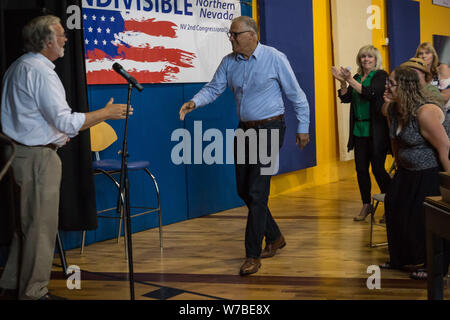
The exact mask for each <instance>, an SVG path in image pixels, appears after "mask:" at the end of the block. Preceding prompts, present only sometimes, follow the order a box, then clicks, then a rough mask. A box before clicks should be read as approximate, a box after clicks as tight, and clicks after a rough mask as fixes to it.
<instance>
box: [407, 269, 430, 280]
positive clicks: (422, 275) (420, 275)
mask: <svg viewBox="0 0 450 320" xmlns="http://www.w3.org/2000/svg"><path fill="white" fill-rule="evenodd" d="M409 277H410V278H411V279H414V280H427V277H428V273H427V269H425V268H420V269H417V270H416V271H413V272H411V273H410V274H409Z"/></svg>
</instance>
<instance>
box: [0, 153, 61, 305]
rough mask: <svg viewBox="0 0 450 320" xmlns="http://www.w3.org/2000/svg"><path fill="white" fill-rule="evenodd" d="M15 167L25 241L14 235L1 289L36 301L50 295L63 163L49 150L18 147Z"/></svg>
mask: <svg viewBox="0 0 450 320" xmlns="http://www.w3.org/2000/svg"><path fill="white" fill-rule="evenodd" d="M12 168H13V172H14V179H15V181H16V183H17V185H18V186H19V187H20V225H21V229H22V230H21V231H22V233H23V239H22V241H21V239H20V235H19V234H18V233H17V231H16V232H15V233H14V237H13V240H12V243H11V247H10V251H9V256H8V261H7V263H6V266H5V269H4V271H3V274H2V277H1V279H0V287H1V288H4V289H17V290H18V292H19V299H23V300H37V299H39V298H41V297H42V296H44V295H45V294H47V292H48V289H47V284H48V282H49V281H50V273H51V268H52V262H53V256H54V250H55V241H56V234H57V231H58V210H59V188H60V183H61V160H60V159H59V156H58V154H57V153H56V151H54V150H52V149H50V148H46V147H26V146H21V145H17V149H16V157H15V159H14V161H13V164H12ZM21 243H22V248H20V246H21ZM19 265H20V270H19Z"/></svg>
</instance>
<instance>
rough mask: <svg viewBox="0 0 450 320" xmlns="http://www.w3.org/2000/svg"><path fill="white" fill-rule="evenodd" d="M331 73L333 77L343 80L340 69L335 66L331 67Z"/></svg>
mask: <svg viewBox="0 0 450 320" xmlns="http://www.w3.org/2000/svg"><path fill="white" fill-rule="evenodd" d="M331 74H332V75H333V77H335V78H336V79H337V80H339V81H341V82H343V81H345V79H344V76H343V75H342V73H341V71H340V70H339V69H338V68H336V67H331Z"/></svg>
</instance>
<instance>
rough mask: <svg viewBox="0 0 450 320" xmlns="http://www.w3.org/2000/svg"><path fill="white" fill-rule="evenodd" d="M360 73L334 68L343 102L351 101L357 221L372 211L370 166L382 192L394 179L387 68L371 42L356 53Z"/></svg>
mask: <svg viewBox="0 0 450 320" xmlns="http://www.w3.org/2000/svg"><path fill="white" fill-rule="evenodd" d="M356 63H357V65H358V71H357V73H356V74H355V75H354V76H353V77H352V76H351V73H350V71H349V70H348V69H345V68H342V67H341V68H340V69H338V68H336V67H332V69H331V72H332V74H333V76H334V77H335V78H336V79H337V80H338V81H339V82H340V85H341V88H340V89H339V90H338V95H339V98H340V99H341V102H342V103H350V135H349V140H348V144H347V149H348V151H351V150H353V149H354V150H355V166H356V173H357V178H358V186H359V191H360V193H361V200H362V203H363V206H362V209H361V211H360V212H359V215H358V216H356V217H355V218H354V221H363V220H364V219H365V218H366V217H367V215H368V214H369V213H370V212H371V211H372V210H373V208H372V205H371V180H370V173H369V166H370V165H371V166H372V172H373V174H374V176H375V179H376V181H377V183H378V186H379V187H380V190H381V192H382V193H386V191H387V190H388V188H389V184H390V181H391V178H390V176H389V174H388V173H387V172H386V169H385V166H384V165H385V160H386V155H387V153H388V151H389V149H390V144H389V133H388V126H387V122H386V119H385V118H384V117H383V115H382V114H381V107H382V105H383V102H384V100H383V93H384V90H385V84H386V79H387V77H388V75H387V73H386V71H384V70H382V69H381V68H382V60H381V54H380V52H379V51H378V49H377V48H375V47H374V46H372V45H366V46H364V47H362V48H361V49H360V50H359V52H358V55H357V56H356Z"/></svg>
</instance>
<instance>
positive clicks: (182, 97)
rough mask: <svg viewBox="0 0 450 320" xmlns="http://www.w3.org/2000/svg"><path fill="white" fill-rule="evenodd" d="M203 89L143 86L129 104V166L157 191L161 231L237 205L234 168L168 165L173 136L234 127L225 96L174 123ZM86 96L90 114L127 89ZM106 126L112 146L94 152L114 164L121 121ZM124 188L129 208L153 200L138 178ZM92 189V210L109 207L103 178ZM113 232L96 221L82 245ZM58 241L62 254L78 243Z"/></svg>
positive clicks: (142, 226) (150, 219) (121, 99)
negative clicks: (140, 163)
mask: <svg viewBox="0 0 450 320" xmlns="http://www.w3.org/2000/svg"><path fill="white" fill-rule="evenodd" d="M242 14H243V15H251V6H248V5H245V4H243V5H242ZM203 85H204V83H196V84H146V85H144V88H145V89H144V91H142V92H138V91H136V90H133V94H132V98H131V104H132V106H133V108H134V115H133V116H132V117H131V118H130V122H129V128H128V152H129V154H130V158H129V160H130V161H133V160H140V159H143V160H149V161H150V171H151V172H152V173H153V175H154V176H155V178H156V180H157V181H158V184H159V188H160V193H161V207H162V216H163V224H164V225H167V224H171V223H174V222H178V221H183V220H186V219H189V218H195V217H198V216H203V215H205V214H209V213H213V212H218V211H222V210H226V209H230V208H234V207H237V206H241V205H243V202H242V201H241V200H240V199H239V197H238V196H237V193H236V182H235V175H234V165H206V164H199V165H184V164H181V165H175V164H174V163H173V162H172V159H171V152H172V148H173V147H174V146H175V145H177V144H178V142H177V141H171V135H172V132H173V131H174V130H176V129H179V128H186V129H187V130H188V131H189V132H190V133H191V135H192V137H193V126H194V121H202V125H203V132H204V131H206V130H207V129H208V128H218V129H220V130H222V131H223V134H224V135H225V129H235V128H236V127H237V123H238V119H237V116H236V110H235V108H236V107H235V106H236V104H235V101H234V97H233V95H232V93H231V91H230V90H227V91H226V92H225V93H224V94H223V95H222V96H221V97H220V98H219V99H218V100H217V101H216V102H214V103H213V104H211V105H209V106H207V107H205V108H202V109H199V110H196V111H195V112H193V113H191V114H190V115H188V116H187V118H186V119H185V121H180V120H179V114H178V112H179V109H180V107H181V105H182V104H183V103H184V102H185V101H187V100H189V99H190V98H192V96H193V95H194V94H195V93H196V92H197V91H198V90H200V88H201V87H202V86H203ZM88 95H89V104H90V106H91V110H96V109H99V108H101V107H103V106H104V105H105V103H106V102H107V101H108V100H109V98H110V97H114V98H115V102H117V103H126V101H127V86H126V85H95V86H94V85H92V86H88ZM107 122H108V123H109V124H110V125H111V126H112V127H113V128H114V129H115V130H116V133H117V136H118V140H117V141H116V142H115V143H114V144H113V145H112V146H110V147H109V148H108V149H106V150H104V151H102V152H100V157H101V158H102V159H106V158H117V159H120V155H118V154H117V152H118V151H119V150H121V149H122V141H123V131H124V121H107ZM208 144H209V143H208V142H207V143H204V144H203V145H204V146H206V145H208ZM192 146H193V145H192ZM130 185H131V187H130V194H131V202H132V204H133V203H135V204H136V203H138V204H139V205H154V203H155V201H156V198H154V197H151V196H149V194H153V189H152V184H151V182H150V180H148V179H147V177H145V174H144V173H137V174H135V173H131V172H130ZM95 189H96V199H97V209H98V210H102V209H105V208H109V207H112V206H114V205H115V202H116V199H117V192H116V189H115V187H114V186H113V185H112V183H111V182H110V181H109V180H108V179H107V178H105V177H102V176H96V177H95ZM132 213H133V212H132ZM157 224H158V221H157V216H156V215H153V214H148V215H144V216H141V217H136V218H133V219H132V230H133V232H137V231H141V230H146V229H148V228H155V227H156V226H157ZM118 226H119V222H118V221H117V220H112V219H101V218H99V220H98V228H97V229H96V230H92V231H88V232H87V236H86V243H87V244H90V243H93V242H98V241H102V240H106V239H111V238H114V237H116V236H117V231H118ZM154 232H158V230H157V229H155V230H154ZM61 237H62V239H63V243H64V247H65V249H72V248H75V247H78V246H79V245H80V243H81V232H62V233H61ZM155 245H158V244H155Z"/></svg>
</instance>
